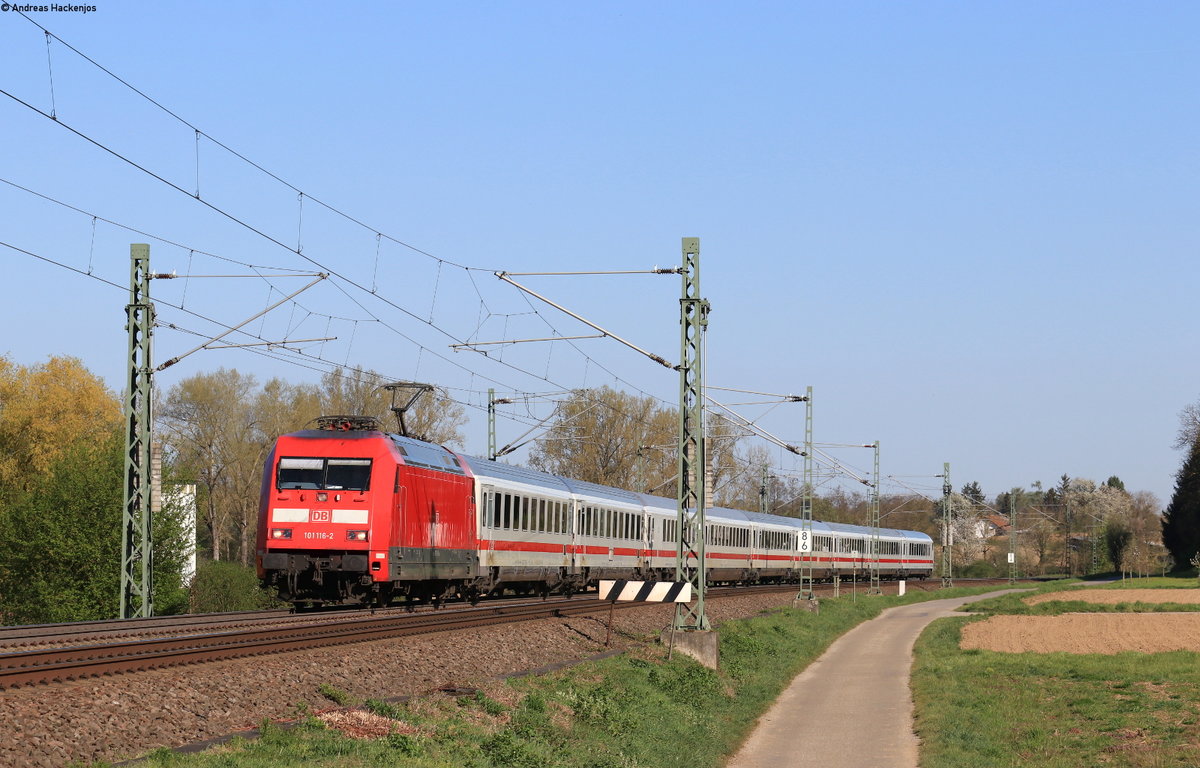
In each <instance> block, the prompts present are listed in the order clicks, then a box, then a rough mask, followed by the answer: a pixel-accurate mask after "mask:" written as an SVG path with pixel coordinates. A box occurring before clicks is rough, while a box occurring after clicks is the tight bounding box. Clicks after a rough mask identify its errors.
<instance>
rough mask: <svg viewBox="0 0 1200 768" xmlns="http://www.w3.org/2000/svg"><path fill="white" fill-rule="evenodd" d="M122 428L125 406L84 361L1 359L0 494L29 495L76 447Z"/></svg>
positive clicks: (52, 358) (63, 358)
mask: <svg viewBox="0 0 1200 768" xmlns="http://www.w3.org/2000/svg"><path fill="white" fill-rule="evenodd" d="M120 423H121V403H120V401H119V400H118V399H117V397H116V396H114V395H113V394H112V392H110V391H109V389H108V387H106V386H105V385H104V382H103V381H101V380H100V378H99V377H97V376H95V375H93V374H92V373H91V372H90V371H88V370H87V369H86V368H85V367H84V366H83V363H81V362H80V361H79V360H77V359H75V358H73V357H51V358H50V359H48V360H47V361H46V362H44V363H40V364H38V365H32V366H21V365H16V364H14V363H12V362H11V361H9V360H8V358H5V357H0V491H16V492H20V491H22V490H25V489H28V488H29V487H30V485H31V484H32V483H34V482H35V480H36V477H37V476H38V475H41V474H44V473H46V472H47V471H49V469H50V467H51V465H53V464H54V463H55V462H56V461H57V459H58V457H59V456H60V455H61V454H62V453H63V452H64V451H66V450H69V449H70V447H71V446H73V445H75V443H76V442H78V441H81V440H103V439H104V438H105V436H106V435H107V434H108V432H109V431H110V430H112V429H113V428H115V427H117V426H118V425H119V424H120Z"/></svg>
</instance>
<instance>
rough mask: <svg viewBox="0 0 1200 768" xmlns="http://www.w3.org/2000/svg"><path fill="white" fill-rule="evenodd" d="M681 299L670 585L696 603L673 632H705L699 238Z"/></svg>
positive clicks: (683, 611)
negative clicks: (678, 585)
mask: <svg viewBox="0 0 1200 768" xmlns="http://www.w3.org/2000/svg"><path fill="white" fill-rule="evenodd" d="M682 246H683V267H682V276H683V294H682V297H681V298H680V300H679V308H680V355H679V361H680V362H679V456H678V469H679V483H678V494H677V504H678V515H677V522H678V528H679V530H678V535H679V542H678V545H677V548H676V559H675V580H676V581H687V582H690V583H691V585H692V592H693V594H694V595H695V596H696V599H695V602H694V603H692V604H688V603H677V604H676V608H675V622H674V624H673V628H674V629H676V630H689V631H695V630H708V629H709V628H710V624H709V621H708V616H707V615H705V613H704V592H705V586H706V583H705V582H706V580H707V569H706V565H707V564H706V563H705V534H706V530H705V525H704V508H705V505H706V502H707V499H706V497H705V490H706V489H705V487H704V480H705V476H706V474H707V472H706V466H705V465H706V460H707V451H706V450H705V445H704V361H703V358H702V352H703V349H704V332H705V331H706V330H707V327H708V311H709V304H708V301H707V300H705V299H702V298H701V297H700V238H698V237H685V238H683V244H682Z"/></svg>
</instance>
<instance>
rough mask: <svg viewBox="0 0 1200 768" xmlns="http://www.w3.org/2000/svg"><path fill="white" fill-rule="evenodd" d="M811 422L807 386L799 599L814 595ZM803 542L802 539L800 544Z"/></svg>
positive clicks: (814, 545)
mask: <svg viewBox="0 0 1200 768" xmlns="http://www.w3.org/2000/svg"><path fill="white" fill-rule="evenodd" d="M812 424H813V398H812V387H811V386H809V387H808V389H807V390H805V393H804V496H803V498H802V500H801V502H800V535H801V536H803V537H804V538H805V539H807V544H808V547H809V551H808V552H805V551H804V549H803V546H802V547H801V550H800V594H798V595H796V598H797V599H799V600H810V601H811V600H813V599H815V597H816V595H815V593H814V592H813V557H812V551H813V550H815V549H816V541H814V537H813V530H812V527H813V455H812V454H813V439H812ZM803 543H805V542H804V541H803V540H802V544H803ZM834 579H835V582H834V589H837V583H838V582H840V581H841V579H840V577H837V576H835V577H834Z"/></svg>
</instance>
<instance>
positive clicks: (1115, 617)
mask: <svg viewBox="0 0 1200 768" xmlns="http://www.w3.org/2000/svg"><path fill="white" fill-rule="evenodd" d="M1051 600H1084V601H1087V602H1092V603H1105V604H1116V603H1132V602H1143V603H1180V604H1200V589H1194V590H1193V589H1121V590H1111V589H1081V590H1079V591H1077V592H1075V591H1072V592H1053V593H1049V594H1045V595H1038V596H1036V597H1031V598H1028V599H1027V600H1026V602H1028V603H1030V604H1033V603H1044V602H1048V601H1051ZM961 647H962V648H964V649H973V648H979V649H983V650H988V651H1001V652H1004V653H1024V652H1026V651H1032V652H1034V653H1052V652H1055V651H1061V652H1064V653H1120V652H1121V651H1140V652H1142V653H1159V652H1163V651H1200V613H1067V614H1063V615H1061V616H993V617H992V618H990V619H987V620H986V621H980V622H976V623H974V624H968V625H967V626H966V627H964V628H963V633H962V643H961Z"/></svg>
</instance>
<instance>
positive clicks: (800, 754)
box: [726, 589, 1016, 768]
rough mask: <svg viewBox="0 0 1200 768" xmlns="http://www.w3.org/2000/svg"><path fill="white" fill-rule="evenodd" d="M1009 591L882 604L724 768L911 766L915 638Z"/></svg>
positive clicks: (800, 678)
mask: <svg viewBox="0 0 1200 768" xmlns="http://www.w3.org/2000/svg"><path fill="white" fill-rule="evenodd" d="M1012 591H1016V590H1009V589H1005V590H1000V591H997V592H989V593H987V594H985V595H975V596H973V597H956V598H950V599H947V600H930V601H927V602H923V603H913V604H912V605H904V606H900V607H897V608H889V609H887V610H886V611H884V612H883V613H881V614H880V615H879V616H878V617H876V618H874V619H872V620H870V621H866V622H863V623H862V624H859V625H858V626H857V627H855V628H854V629H852V630H850V631H849V632H847V633H846V634H844V635H842V636H841V637H840V638H838V639H837V640H836V641H834V643H833V644H832V645H830V646H829V649H828V650H826V651H825V653H824V654H822V656H821V657H820V658H819V659H817V660H816V661H814V662H813V663H812V664H810V665H808V668H807V669H805V670H804V671H803V672H801V673H800V674H799V675H797V676H796V678H795V679H794V680H792V682H791V685H789V686H788V687H787V690H785V691H784V692H783V693H782V694H780V696H779V698H778V699H776V701H775V704H774V705H773V706H772V707H771V709H770V710H769V711H768V712H767V713H766V714H765V715H763V717H762V718H761V719H760V720H759V721H758V726H757V727H756V728H755V729H754V732H753V733H751V734H750V738H749V739H747V740H746V743H745V744H743V745H742V748H741V749H740V750H739V751H738V753H737V754H736V755H734V756H733V759H732V760H730V761H729V763H727V764H726V768H800V767H801V766H814V767H816V766H819V767H820V768H917V736H916V734H915V733H913V704H912V694H911V693H910V691H909V674H910V672H911V668H912V660H913V656H912V651H913V644H914V643H916V640H917V636H918V635H919V634H921V631H922V630H923V629H925V627H926V625H928V624H929V623H930V622H931V621H933V620H934V619H940V618H942V617H944V616H952V615H954V613H955V609H957V608H959V607H961V606H962V605H964V604H966V603H973V602H975V601H976V600H983V599H986V598H989V597H995V596H996V595H1002V594H1004V593H1006V592H1012ZM860 599H861V598H860Z"/></svg>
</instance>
